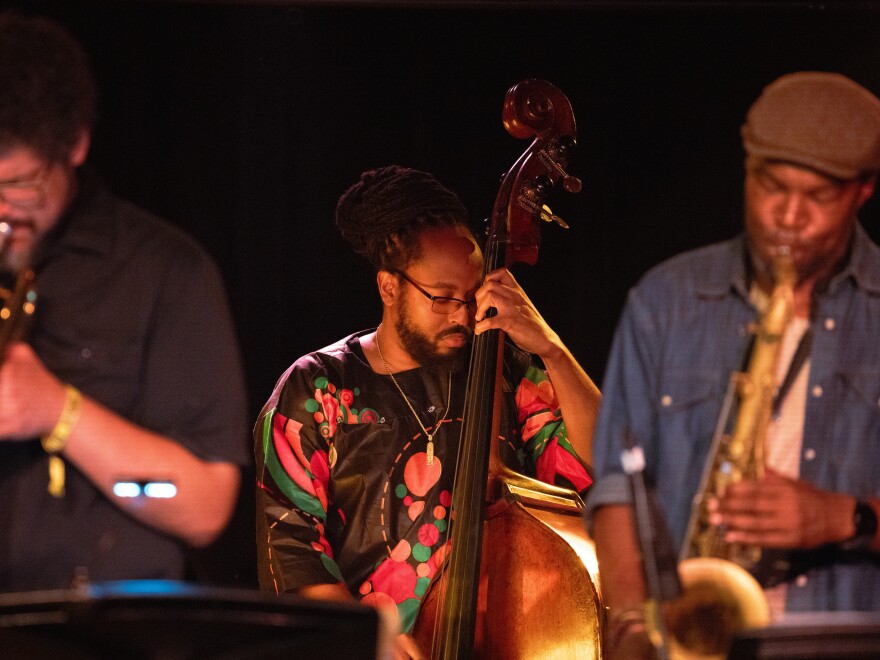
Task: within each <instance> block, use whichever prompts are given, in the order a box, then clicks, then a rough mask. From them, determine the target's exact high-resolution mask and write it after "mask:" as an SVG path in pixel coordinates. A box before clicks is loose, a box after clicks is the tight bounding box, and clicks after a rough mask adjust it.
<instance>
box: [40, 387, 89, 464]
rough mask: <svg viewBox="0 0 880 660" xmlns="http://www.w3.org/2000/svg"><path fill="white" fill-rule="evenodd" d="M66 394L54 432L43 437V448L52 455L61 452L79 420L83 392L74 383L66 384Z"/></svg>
mask: <svg viewBox="0 0 880 660" xmlns="http://www.w3.org/2000/svg"><path fill="white" fill-rule="evenodd" d="M64 395H65V396H64V408H62V409H61V416H60V417H59V418H58V422H57V423H56V424H55V428H53V429H52V432H51V433H49V434H48V435H44V436H43V439H42V445H43V450H44V451H45V452H46V453H47V454H50V455H51V454H60V453H61V451H62V450H63V449H64V447H65V445H67V439H68V438H69V437H70V434H71V432H73V429H74V427H75V426H76V423H77V421H79V410H80V404H81V403H82V394H80V391H79V390H78V389H76V388H75V387H74V386H73V385H65V387H64Z"/></svg>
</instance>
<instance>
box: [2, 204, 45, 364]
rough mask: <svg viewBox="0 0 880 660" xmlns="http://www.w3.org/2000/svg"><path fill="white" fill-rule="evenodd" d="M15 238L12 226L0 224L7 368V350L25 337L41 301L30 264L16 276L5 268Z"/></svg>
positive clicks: (19, 270) (16, 273) (3, 354)
mask: <svg viewBox="0 0 880 660" xmlns="http://www.w3.org/2000/svg"><path fill="white" fill-rule="evenodd" d="M11 236H12V227H10V226H9V223H7V222H0V364H3V359H4V356H5V354H6V347H7V346H8V345H9V344H11V343H12V342H14V341H18V340H19V339H21V338H22V336H24V333H25V331H26V330H27V327H28V324H29V323H30V319H31V317H32V316H33V313H34V310H35V309H36V300H37V293H36V289H35V287H34V271H33V269H32V268H31V267H30V265H29V264H26V265H24V266H22V267H20V268H19V269H18V270H17V271H16V272H13V273H7V272H6V271H5V269H4V268H2V265H3V263H4V262H3V257H4V256H5V254H6V250H7V243H8V242H9V239H10V238H11Z"/></svg>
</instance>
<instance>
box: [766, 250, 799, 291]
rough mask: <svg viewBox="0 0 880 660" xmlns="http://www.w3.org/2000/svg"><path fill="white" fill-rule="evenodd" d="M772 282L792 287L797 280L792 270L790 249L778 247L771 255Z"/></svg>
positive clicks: (793, 269) (792, 263)
mask: <svg viewBox="0 0 880 660" xmlns="http://www.w3.org/2000/svg"><path fill="white" fill-rule="evenodd" d="M772 267H773V280H774V282H776V283H777V284H785V285H789V286H791V285H793V284H794V282H795V281H796V279H797V272H796V271H795V268H794V260H793V259H792V256H791V247H790V246H788V245H780V246H779V247H778V248H776V254H774V255H773V264H772Z"/></svg>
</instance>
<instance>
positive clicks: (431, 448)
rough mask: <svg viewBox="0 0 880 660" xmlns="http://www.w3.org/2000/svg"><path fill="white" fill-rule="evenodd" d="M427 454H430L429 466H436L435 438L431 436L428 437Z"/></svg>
mask: <svg viewBox="0 0 880 660" xmlns="http://www.w3.org/2000/svg"><path fill="white" fill-rule="evenodd" d="M427 452H428V461H427V464H428V465H434V437H433V436H430V435H429V436H428V447H427Z"/></svg>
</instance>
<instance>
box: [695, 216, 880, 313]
mask: <svg viewBox="0 0 880 660" xmlns="http://www.w3.org/2000/svg"><path fill="white" fill-rule="evenodd" d="M726 249H727V250H728V252H727V254H726V257H727V258H725V259H719V260H717V261H716V262H714V263H712V264H709V265H708V267H707V269H706V271H705V272H704V273H703V274H702V277H700V278H698V281H697V284H696V292H697V294H698V295H701V296H704V297H707V298H720V297H722V296H725V295H727V293H728V292H729V291H730V290H731V289H733V290H734V291H736V292H737V293H738V294H739V295H740V296H742V297H743V298H744V299H748V295H749V283H748V275H747V273H746V263H747V262H746V260H747V258H748V250H747V249H746V241H745V235H744V234H740V235H739V236H737V237H736V238H735V239H733V240H732V241H730V242H728V243H727V244H726ZM878 262H880V248H878V246H876V245H874V243H873V242H872V241H871V239H870V238H869V237H868V234H867V232H865V230H864V228H863V227H862V225H861V223H860V222H858V221H856V223H855V230H854V231H853V239H852V245H851V249H850V253H849V257H848V259H847V261H846V264H845V266H844V267H843V269H841V271H840V272H838V273H836V274H835V275H834V276H833V277H832V278H831V281H830V282H829V284H828V293H829V294H834V293H835V292H836V291H837V290H838V288H839V287H840V286H841V284H842V283H843V282H845V281H847V280H848V279H850V278H852V280H853V281H854V282H855V283H856V286H858V287H860V288H862V289H864V290H866V291H869V292H871V293H874V294H880V270H878V269H877V268H876V267H875V266H874V264H876V263H878Z"/></svg>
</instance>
